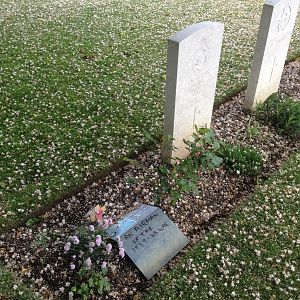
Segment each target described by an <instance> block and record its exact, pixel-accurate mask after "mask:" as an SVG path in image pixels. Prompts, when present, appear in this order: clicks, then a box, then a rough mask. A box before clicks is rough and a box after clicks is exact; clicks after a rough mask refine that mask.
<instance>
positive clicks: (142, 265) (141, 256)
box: [107, 204, 189, 279]
mask: <svg viewBox="0 0 300 300" xmlns="http://www.w3.org/2000/svg"><path fill="white" fill-rule="evenodd" d="M107 233H108V234H109V235H110V236H111V237H112V238H113V239H116V237H117V236H119V237H120V239H121V241H122V242H123V245H124V249H125V252H126V254H127V255H128V256H129V257H130V259H131V260H132V261H133V262H134V264H135V265H136V266H137V267H138V268H139V269H140V271H141V272H142V273H143V274H144V275H145V277H146V278H147V279H150V278H151V277H152V276H153V275H154V274H156V273H157V272H158V271H159V270H160V269H161V268H162V267H163V266H164V265H165V264H166V263H167V262H168V261H169V260H170V259H171V258H173V257H174V256H175V255H176V254H177V253H178V252H179V251H180V250H182V249H183V248H184V247H185V246H186V245H187V244H188V242H189V241H188V238H187V237H186V236H185V235H184V234H183V233H182V232H181V231H180V230H179V228H178V227H177V226H176V225H175V224H174V223H173V222H172V221H171V220H170V219H169V218H168V216H167V215H166V214H165V213H164V212H163V211H162V210H161V209H160V208H158V207H155V206H151V205H144V204H143V205H142V206H140V207H139V208H138V209H136V210H134V211H132V212H130V213H129V214H127V215H126V216H125V217H124V218H123V219H122V220H120V221H119V222H118V224H116V225H113V226H111V227H110V228H109V229H108V230H107Z"/></svg>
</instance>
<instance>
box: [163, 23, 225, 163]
mask: <svg viewBox="0 0 300 300" xmlns="http://www.w3.org/2000/svg"><path fill="white" fill-rule="evenodd" d="M223 31H224V25H223V24H221V23H216V22H202V23H197V24H193V25H191V26H188V27H186V28H185V29H183V30H181V31H179V32H178V33H176V34H175V35H173V36H172V37H170V38H169V41H168V63H167V83H166V102H165V117H164V118H165V120H164V136H165V137H169V138H168V139H167V141H166V142H165V143H164V150H163V157H164V158H166V159H167V160H169V161H170V162H171V160H172V159H173V158H175V157H178V158H185V157H186V156H187V155H188V150H187V149H186V145H185V144H184V142H183V139H186V140H190V139H191V136H192V133H193V132H194V129H195V125H197V126H198V127H209V126H210V122H211V115H212V109H213V103H214V97H215V89H216V82H217V75H218V67H219V61H220V55H221V47H222V38H223ZM170 138H171V139H172V140H170ZM174 148H176V149H174Z"/></svg>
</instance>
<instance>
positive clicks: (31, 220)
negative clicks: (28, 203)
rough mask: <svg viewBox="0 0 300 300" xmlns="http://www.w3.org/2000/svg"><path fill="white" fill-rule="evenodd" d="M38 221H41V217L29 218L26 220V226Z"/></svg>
mask: <svg viewBox="0 0 300 300" xmlns="http://www.w3.org/2000/svg"><path fill="white" fill-rule="evenodd" d="M40 221H41V218H30V219H28V220H27V222H26V226H27V227H30V226H33V225H35V224H37V223H39V222H40Z"/></svg>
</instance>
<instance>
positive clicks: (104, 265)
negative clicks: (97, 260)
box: [101, 261, 107, 269]
mask: <svg viewBox="0 0 300 300" xmlns="http://www.w3.org/2000/svg"><path fill="white" fill-rule="evenodd" d="M101 268H103V269H105V268H107V262H106V261H104V262H103V263H102V265H101Z"/></svg>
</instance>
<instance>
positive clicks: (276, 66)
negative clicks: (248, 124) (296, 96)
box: [245, 0, 299, 110]
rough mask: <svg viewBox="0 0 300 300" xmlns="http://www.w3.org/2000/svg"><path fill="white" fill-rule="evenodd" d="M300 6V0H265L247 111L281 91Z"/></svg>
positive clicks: (249, 86)
mask: <svg viewBox="0 0 300 300" xmlns="http://www.w3.org/2000/svg"><path fill="white" fill-rule="evenodd" d="M298 8H299V0H267V1H265V4H264V6H263V12H262V16H261V21H260V26H259V32H258V38H257V43H256V48H255V52H254V58H253V62H252V66H251V72H250V75H249V80H248V87H247V91H246V99H245V108H246V109H247V110H255V107H256V105H257V104H259V103H261V102H263V101H265V100H266V99H267V98H268V97H269V96H270V95H271V94H273V93H276V92H277V91H278V88H279V83H280V79H281V75H282V71H283V68H284V64H285V60H286V56H287V52H288V48H289V44H290V40H291V36H292V33H293V28H294V25H295V20H296V17H297V11H298Z"/></svg>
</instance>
